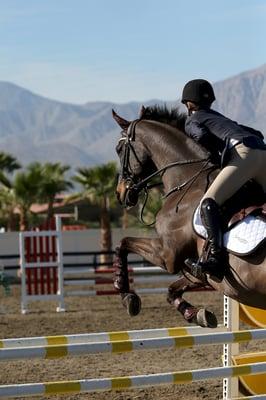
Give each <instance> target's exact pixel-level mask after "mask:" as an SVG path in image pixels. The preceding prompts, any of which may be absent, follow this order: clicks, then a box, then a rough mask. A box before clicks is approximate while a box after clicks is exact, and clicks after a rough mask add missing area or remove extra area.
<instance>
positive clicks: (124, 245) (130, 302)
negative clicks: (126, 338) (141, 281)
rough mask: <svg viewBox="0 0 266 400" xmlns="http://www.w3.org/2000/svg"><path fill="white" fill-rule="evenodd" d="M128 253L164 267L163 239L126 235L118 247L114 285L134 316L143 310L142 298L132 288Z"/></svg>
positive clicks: (129, 312) (130, 313)
mask: <svg viewBox="0 0 266 400" xmlns="http://www.w3.org/2000/svg"><path fill="white" fill-rule="evenodd" d="M128 253H135V254H138V255H140V256H141V257H143V258H145V259H146V260H147V261H149V262H150V263H152V264H153V265H158V266H160V267H162V268H164V261H163V258H162V255H161V253H162V245H161V240H160V239H159V238H134V237H125V238H124V239H122V241H121V243H120V246H119V247H117V248H116V256H115V261H114V268H115V279H114V287H115V288H116V289H117V290H118V291H119V292H120V294H121V298H122V304H123V305H124V307H126V309H127V312H128V314H129V315H131V316H134V315H138V314H139V312H140V310H141V300H140V297H139V296H138V295H137V294H136V293H135V292H133V291H131V290H130V285H129V278H128V264H127V256H128Z"/></svg>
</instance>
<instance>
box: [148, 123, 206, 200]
mask: <svg viewBox="0 0 266 400" xmlns="http://www.w3.org/2000/svg"><path fill="white" fill-rule="evenodd" d="M143 122H144V121H143ZM145 123H146V132H147V133H146V134H145V129H144V140H145V142H146V146H147V147H148V148H149V152H150V155H151V158H152V160H153V162H154V164H155V166H156V167H157V169H161V168H164V167H165V166H166V165H168V164H171V163H174V162H176V161H189V160H194V159H199V158H204V154H203V152H202V150H200V152H199V148H198V146H197V145H196V144H194V145H193V144H191V140H192V139H189V138H188V137H187V136H185V134H184V133H183V132H181V131H178V130H177V129H175V128H173V127H171V126H169V125H165V124H161V123H159V122H154V121H145ZM149 125H150V126H149ZM151 125H152V126H151ZM144 128H145V126H144ZM147 128H149V129H147ZM148 130H149V133H148ZM199 153H200V154H199ZM198 170H199V164H191V165H185V166H176V167H171V168H167V169H166V171H165V173H164V174H163V175H162V181H163V185H164V190H165V192H168V191H169V190H171V189H172V188H173V187H175V186H177V185H178V184H180V183H182V182H184V181H185V180H187V179H188V177H190V176H192V175H193V174H196V172H197V171H198Z"/></svg>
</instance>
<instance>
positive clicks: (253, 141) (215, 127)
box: [185, 109, 266, 166]
mask: <svg viewBox="0 0 266 400" xmlns="http://www.w3.org/2000/svg"><path fill="white" fill-rule="evenodd" d="M185 132H186V134H187V135H188V136H190V137H191V138H192V139H194V140H195V141H196V142H198V143H199V144H201V145H202V146H203V147H205V148H206V150H207V151H208V152H209V153H210V154H211V158H212V159H213V160H215V162H216V163H219V164H220V163H221V165H222V166H224V165H225V164H226V162H225V159H224V157H225V155H226V151H227V150H228V149H229V148H230V147H232V143H233V142H235V143H237V142H238V143H243V144H244V145H245V146H247V147H250V148H254V149H262V150H266V144H265V143H264V141H263V139H264V137H263V134H262V133H261V132H260V131H257V130H256V129H253V128H250V127H248V126H244V125H240V124H238V123H237V122H235V121H232V120H231V119H229V118H227V117H225V116H224V115H222V114H220V113H218V112H217V111H214V110H211V109H201V110H198V111H194V112H193V113H192V114H191V115H190V116H188V117H187V119H186V124H185ZM231 139H234V140H233V141H232V140H231Z"/></svg>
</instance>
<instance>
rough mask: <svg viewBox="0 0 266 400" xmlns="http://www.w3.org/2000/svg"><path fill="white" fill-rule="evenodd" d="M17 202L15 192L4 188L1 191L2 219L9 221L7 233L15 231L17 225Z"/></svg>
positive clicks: (0, 212) (0, 207)
mask: <svg viewBox="0 0 266 400" xmlns="http://www.w3.org/2000/svg"><path fill="white" fill-rule="evenodd" d="M16 206H17V201H16V198H15V194H14V190H12V189H10V188H7V187H2V188H1V189H0V218H1V219H3V220H5V221H7V222H6V224H7V231H14V230H15V228H16V227H15V225H16V218H15V209H16Z"/></svg>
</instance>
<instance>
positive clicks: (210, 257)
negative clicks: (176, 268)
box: [185, 198, 226, 281]
mask: <svg viewBox="0 0 266 400" xmlns="http://www.w3.org/2000/svg"><path fill="white" fill-rule="evenodd" d="M201 219H202V222H203V224H204V226H205V228H206V231H207V235H208V238H207V252H206V254H207V259H206V258H205V259H204V256H203V255H202V256H201V257H200V258H199V259H198V260H193V259H190V258H189V259H187V260H186V261H185V263H186V265H187V266H188V267H189V268H190V269H191V273H192V275H194V276H195V277H199V276H200V275H202V274H206V273H207V274H210V275H211V276H213V277H215V278H217V279H218V280H219V281H222V280H223V278H224V273H225V265H226V257H225V250H224V248H223V232H222V221H221V213H220V209H219V206H218V204H217V203H216V202H215V201H214V200H213V199H211V198H207V199H204V200H203V202H202V204H201ZM203 253H204V252H203Z"/></svg>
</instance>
